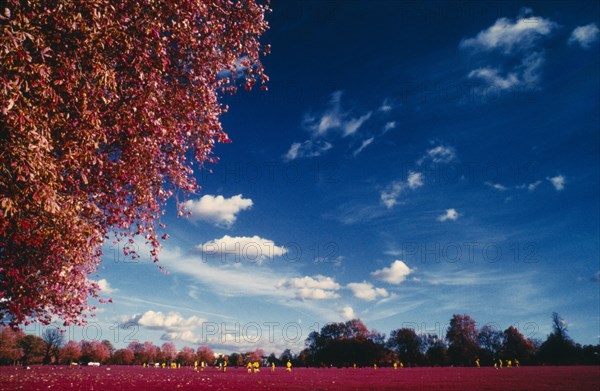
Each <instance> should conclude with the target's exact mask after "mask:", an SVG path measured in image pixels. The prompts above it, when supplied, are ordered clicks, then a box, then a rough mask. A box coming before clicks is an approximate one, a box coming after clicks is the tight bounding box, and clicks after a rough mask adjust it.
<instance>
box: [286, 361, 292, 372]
mask: <svg viewBox="0 0 600 391" xmlns="http://www.w3.org/2000/svg"><path fill="white" fill-rule="evenodd" d="M285 370H286V371H287V372H292V363H291V361H288V362H287V364H285Z"/></svg>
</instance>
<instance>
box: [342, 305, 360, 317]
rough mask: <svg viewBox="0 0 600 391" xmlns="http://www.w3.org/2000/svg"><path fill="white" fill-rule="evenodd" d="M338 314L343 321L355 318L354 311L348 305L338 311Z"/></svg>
mask: <svg viewBox="0 0 600 391" xmlns="http://www.w3.org/2000/svg"><path fill="white" fill-rule="evenodd" d="M338 314H340V316H341V317H342V318H343V319H345V320H351V319H354V318H356V314H355V313H354V309H353V308H352V307H350V306H349V305H347V306H345V307H344V308H342V309H341V310H339V311H338Z"/></svg>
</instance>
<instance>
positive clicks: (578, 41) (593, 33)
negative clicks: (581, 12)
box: [567, 23, 600, 49]
mask: <svg viewBox="0 0 600 391" xmlns="http://www.w3.org/2000/svg"><path fill="white" fill-rule="evenodd" d="M599 38H600V29H598V26H596V24H595V23H590V24H587V25H585V26H578V27H576V28H575V29H574V30H573V32H571V36H569V40H568V41H567V42H568V44H569V45H579V46H580V47H581V48H583V49H589V48H590V47H592V44H593V43H594V42H598V39H599Z"/></svg>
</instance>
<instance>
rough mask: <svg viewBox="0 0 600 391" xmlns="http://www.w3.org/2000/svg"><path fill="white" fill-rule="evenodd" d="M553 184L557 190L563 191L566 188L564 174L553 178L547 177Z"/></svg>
mask: <svg viewBox="0 0 600 391" xmlns="http://www.w3.org/2000/svg"><path fill="white" fill-rule="evenodd" d="M547 179H548V180H549V181H550V183H552V186H554V188H555V189H556V191H561V190H563V189H564V188H565V177H564V176H562V175H557V176H554V177H552V178H547Z"/></svg>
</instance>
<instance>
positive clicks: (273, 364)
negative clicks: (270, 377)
mask: <svg viewBox="0 0 600 391" xmlns="http://www.w3.org/2000/svg"><path fill="white" fill-rule="evenodd" d="M271 372H275V363H274V362H271Z"/></svg>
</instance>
